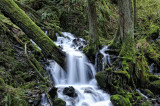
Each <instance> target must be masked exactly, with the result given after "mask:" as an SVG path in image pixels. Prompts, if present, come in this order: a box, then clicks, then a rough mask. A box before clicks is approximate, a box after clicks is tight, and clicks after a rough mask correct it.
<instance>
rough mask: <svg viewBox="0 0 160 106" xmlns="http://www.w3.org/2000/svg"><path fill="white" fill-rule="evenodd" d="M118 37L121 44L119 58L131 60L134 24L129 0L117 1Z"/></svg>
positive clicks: (133, 44)
mask: <svg viewBox="0 0 160 106" xmlns="http://www.w3.org/2000/svg"><path fill="white" fill-rule="evenodd" d="M118 4H119V34H120V35H119V36H120V40H121V42H122V49H121V52H120V55H121V56H124V57H128V58H132V57H133V56H134V51H135V43H134V24H133V17H132V16H133V15H132V3H131V0H119V1H118Z"/></svg>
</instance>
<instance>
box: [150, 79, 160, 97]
mask: <svg viewBox="0 0 160 106" xmlns="http://www.w3.org/2000/svg"><path fill="white" fill-rule="evenodd" d="M148 89H149V90H151V91H152V92H153V93H155V94H160V80H156V81H153V82H151V83H150V84H149V86H148Z"/></svg>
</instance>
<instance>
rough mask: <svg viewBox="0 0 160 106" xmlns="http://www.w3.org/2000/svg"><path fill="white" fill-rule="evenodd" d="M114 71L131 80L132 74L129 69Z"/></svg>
mask: <svg viewBox="0 0 160 106" xmlns="http://www.w3.org/2000/svg"><path fill="white" fill-rule="evenodd" d="M114 73H116V74H118V75H120V76H121V77H125V78H127V79H128V80H130V75H129V73H128V72H127V71H115V72H114Z"/></svg>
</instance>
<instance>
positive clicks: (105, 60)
mask: <svg viewBox="0 0 160 106" xmlns="http://www.w3.org/2000/svg"><path fill="white" fill-rule="evenodd" d="M107 50H109V49H108V46H104V47H103V48H102V49H101V50H100V53H101V54H102V55H103V63H102V70H104V68H105V66H106V64H108V65H111V59H110V55H109V54H107V53H105V51H107Z"/></svg>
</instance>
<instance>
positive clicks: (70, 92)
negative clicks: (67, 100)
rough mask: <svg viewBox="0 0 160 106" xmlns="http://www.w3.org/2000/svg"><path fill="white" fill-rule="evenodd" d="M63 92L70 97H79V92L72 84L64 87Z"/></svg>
mask: <svg viewBox="0 0 160 106" xmlns="http://www.w3.org/2000/svg"><path fill="white" fill-rule="evenodd" d="M63 94H64V95H68V96H70V97H77V93H76V92H75V89H74V88H73V87H72V86H70V87H66V88H64V90H63Z"/></svg>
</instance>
